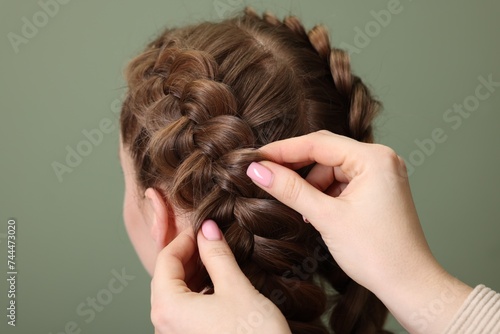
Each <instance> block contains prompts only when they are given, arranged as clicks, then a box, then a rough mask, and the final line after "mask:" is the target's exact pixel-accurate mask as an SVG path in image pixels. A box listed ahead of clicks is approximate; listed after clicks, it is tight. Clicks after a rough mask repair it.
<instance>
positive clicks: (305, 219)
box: [302, 216, 311, 224]
mask: <svg viewBox="0 0 500 334" xmlns="http://www.w3.org/2000/svg"><path fill="white" fill-rule="evenodd" d="M302 219H304V223H306V224H310V223H311V222H310V221H309V220H307V218H306V217H304V216H302Z"/></svg>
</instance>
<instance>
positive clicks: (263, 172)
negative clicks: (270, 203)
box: [247, 162, 273, 187]
mask: <svg viewBox="0 0 500 334" xmlns="http://www.w3.org/2000/svg"><path fill="white" fill-rule="evenodd" d="M247 175H248V177H249V178H251V179H252V180H254V181H255V182H257V183H258V184H260V185H261V186H264V187H269V186H270V185H271V183H272V182H273V173H272V172H271V171H270V170H269V169H267V168H266V167H264V166H263V165H261V164H259V163H258V162H252V163H251V164H250V166H248V168H247Z"/></svg>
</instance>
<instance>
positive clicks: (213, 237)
mask: <svg viewBox="0 0 500 334" xmlns="http://www.w3.org/2000/svg"><path fill="white" fill-rule="evenodd" d="M201 232H202V233H203V235H204V236H205V238H207V240H210V241H217V240H222V233H221V231H220V229H219V226H217V223H216V222H214V221H213V220H211V219H209V220H205V221H204V222H203V224H202V225H201Z"/></svg>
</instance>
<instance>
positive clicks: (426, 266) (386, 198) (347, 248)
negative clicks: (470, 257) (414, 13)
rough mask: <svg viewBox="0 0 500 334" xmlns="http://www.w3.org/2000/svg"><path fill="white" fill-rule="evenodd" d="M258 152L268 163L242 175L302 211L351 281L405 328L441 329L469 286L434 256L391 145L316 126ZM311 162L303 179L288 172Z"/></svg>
mask: <svg viewBox="0 0 500 334" xmlns="http://www.w3.org/2000/svg"><path fill="white" fill-rule="evenodd" d="M261 151H262V152H263V153H264V154H265V155H266V156H267V157H268V158H269V159H270V160H273V161H274V163H273V162H270V161H262V162H260V164H256V163H253V164H251V165H250V167H249V168H248V171H247V174H248V176H250V177H251V178H252V179H253V180H254V182H255V183H256V184H257V185H259V186H260V187H261V188H262V189H264V190H265V191H267V192H268V193H269V194H271V195H272V196H274V197H275V198H276V199H278V200H279V201H281V202H283V203H284V204H286V205H288V206H289V207H291V208H293V209H295V210H296V211H298V212H299V213H301V214H302V215H304V217H305V218H307V220H308V221H309V222H310V223H311V224H312V225H313V226H314V227H315V228H316V229H317V230H318V231H319V232H320V233H321V236H322V238H323V239H324V241H325V243H326V245H327V246H328V249H329V250H330V252H331V253H332V255H333V257H334V258H335V260H336V261H337V263H338V264H339V266H340V267H341V268H342V269H343V270H344V271H345V272H346V273H347V274H348V275H349V276H350V277H351V278H353V279H354V280H355V281H357V282H358V283H359V284H361V285H363V286H365V287H366V288H368V289H370V290H371V291H372V292H374V293H375V294H376V295H377V296H378V297H379V298H380V299H381V300H382V301H383V302H384V303H385V304H386V305H387V306H388V308H389V309H390V310H391V311H392V312H393V314H394V315H395V316H396V318H398V320H399V321H400V322H401V323H402V324H403V325H404V326H405V327H406V328H407V329H409V330H410V332H412V333H414V332H420V331H421V332H426V333H433V332H440V330H443V329H444V328H445V327H446V325H447V324H448V322H449V321H450V320H451V317H452V316H453V315H454V314H455V312H456V311H457V309H458V307H459V306H460V305H461V303H462V302H463V300H464V299H465V297H466V296H467V294H468V293H469V292H470V288H469V287H467V286H466V285H465V284H463V283H461V282H459V281H457V280H455V279H454V278H453V277H451V276H450V275H449V274H447V273H446V272H445V271H444V270H443V269H442V268H441V266H440V265H439V264H438V263H437V261H436V260H435V258H434V257H433V255H432V253H431V251H430V249H429V246H428V245H427V242H426V239H425V237H424V233H423V231H422V228H421V226H420V222H419V219H418V216H417V212H416V209H415V205H414V203H413V199H412V195H411V191H410V186H409V182H408V177H407V173H406V168H405V165H404V162H403V160H402V159H401V158H400V157H398V156H397V155H396V153H394V151H393V150H391V149H390V148H388V147H385V146H382V145H376V144H366V143H360V142H357V141H355V140H353V139H350V138H347V137H344V136H339V135H335V134H333V133H330V132H328V131H320V132H316V133H312V134H309V135H305V136H302V137H296V138H291V139H287V140H283V141H278V142H274V143H271V144H268V145H266V146H264V147H263V148H261ZM314 162H316V163H317V164H316V165H315V167H314V168H313V169H312V170H311V172H310V173H309V175H308V176H307V179H306V180H304V179H302V178H301V177H300V176H299V175H298V174H297V173H295V172H294V171H293V169H298V168H300V167H303V166H306V165H309V164H311V163H314ZM287 167H288V168H287ZM445 292H446V293H447V296H448V297H450V296H451V297H450V298H447V299H446V300H447V302H446V303H447V304H446V303H445V302H443V303H445V304H446V305H445V309H444V310H442V311H441V310H440V314H439V316H433V317H432V318H429V319H423V320H422V321H420V320H421V319H419V316H420V313H419V312H420V311H421V310H424V311H428V310H425V308H426V307H427V308H428V307H429V305H430V304H429V303H430V302H431V301H433V300H434V301H435V300H439V298H440V296H441V295H442V294H443V293H445ZM424 327H425V328H424Z"/></svg>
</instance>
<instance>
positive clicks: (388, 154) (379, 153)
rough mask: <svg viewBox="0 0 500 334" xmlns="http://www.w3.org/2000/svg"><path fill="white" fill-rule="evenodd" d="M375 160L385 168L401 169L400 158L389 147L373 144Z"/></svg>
mask: <svg viewBox="0 0 500 334" xmlns="http://www.w3.org/2000/svg"><path fill="white" fill-rule="evenodd" d="M373 145H374V146H373V147H374V149H373V152H374V158H375V159H376V160H377V161H379V162H380V163H381V164H382V165H384V166H392V167H399V166H400V164H401V163H400V157H399V156H398V155H397V153H396V152H395V151H394V150H393V149H392V148H390V147H389V146H385V145H381V144H373Z"/></svg>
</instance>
